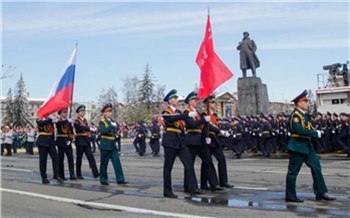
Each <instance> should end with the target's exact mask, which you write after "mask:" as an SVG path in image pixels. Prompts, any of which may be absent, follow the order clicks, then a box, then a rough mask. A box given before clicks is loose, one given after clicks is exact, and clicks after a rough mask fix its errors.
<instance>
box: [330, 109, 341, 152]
mask: <svg viewBox="0 0 350 218" xmlns="http://www.w3.org/2000/svg"><path fill="white" fill-rule="evenodd" d="M339 128H340V120H339V115H338V114H337V113H333V129H334V134H333V139H332V142H333V145H334V149H335V151H337V150H338V149H339V146H338V144H337V137H338V135H339Z"/></svg>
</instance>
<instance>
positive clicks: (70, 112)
mask: <svg viewBox="0 0 350 218" xmlns="http://www.w3.org/2000/svg"><path fill="white" fill-rule="evenodd" d="M75 49H78V42H76V43H75ZM75 66H76V65H75ZM73 81H75V73H74V74H73ZM73 92H74V86H73V88H72V99H71V100H70V105H69V118H72V107H73Z"/></svg>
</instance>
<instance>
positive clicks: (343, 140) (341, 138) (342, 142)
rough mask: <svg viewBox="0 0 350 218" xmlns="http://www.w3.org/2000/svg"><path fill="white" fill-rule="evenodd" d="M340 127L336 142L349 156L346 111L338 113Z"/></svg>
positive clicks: (349, 140) (349, 128) (349, 135)
mask: <svg viewBox="0 0 350 218" xmlns="http://www.w3.org/2000/svg"><path fill="white" fill-rule="evenodd" d="M340 119H341V120H340V129H339V135H338V137H337V140H336V142H337V144H338V145H339V146H340V147H341V148H342V149H343V150H344V151H347V153H348V157H350V139H349V138H350V126H349V122H348V118H347V114H346V113H340Z"/></svg>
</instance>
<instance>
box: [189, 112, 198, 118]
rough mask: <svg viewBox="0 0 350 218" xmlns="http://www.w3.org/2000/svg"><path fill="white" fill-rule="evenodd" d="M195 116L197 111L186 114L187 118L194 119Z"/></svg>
mask: <svg viewBox="0 0 350 218" xmlns="http://www.w3.org/2000/svg"><path fill="white" fill-rule="evenodd" d="M196 116H197V111H191V112H189V113H188V117H191V118H194V117H196Z"/></svg>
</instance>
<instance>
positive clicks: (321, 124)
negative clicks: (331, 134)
mask: <svg viewBox="0 0 350 218" xmlns="http://www.w3.org/2000/svg"><path fill="white" fill-rule="evenodd" d="M316 126H317V128H316V130H320V131H321V133H322V137H321V138H320V139H318V141H319V144H320V145H321V147H320V148H318V152H319V153H322V154H324V153H326V151H327V138H326V136H325V135H324V133H325V132H324V131H325V130H326V128H327V126H326V121H324V119H323V114H322V113H320V112H318V113H317V117H316Z"/></svg>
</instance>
